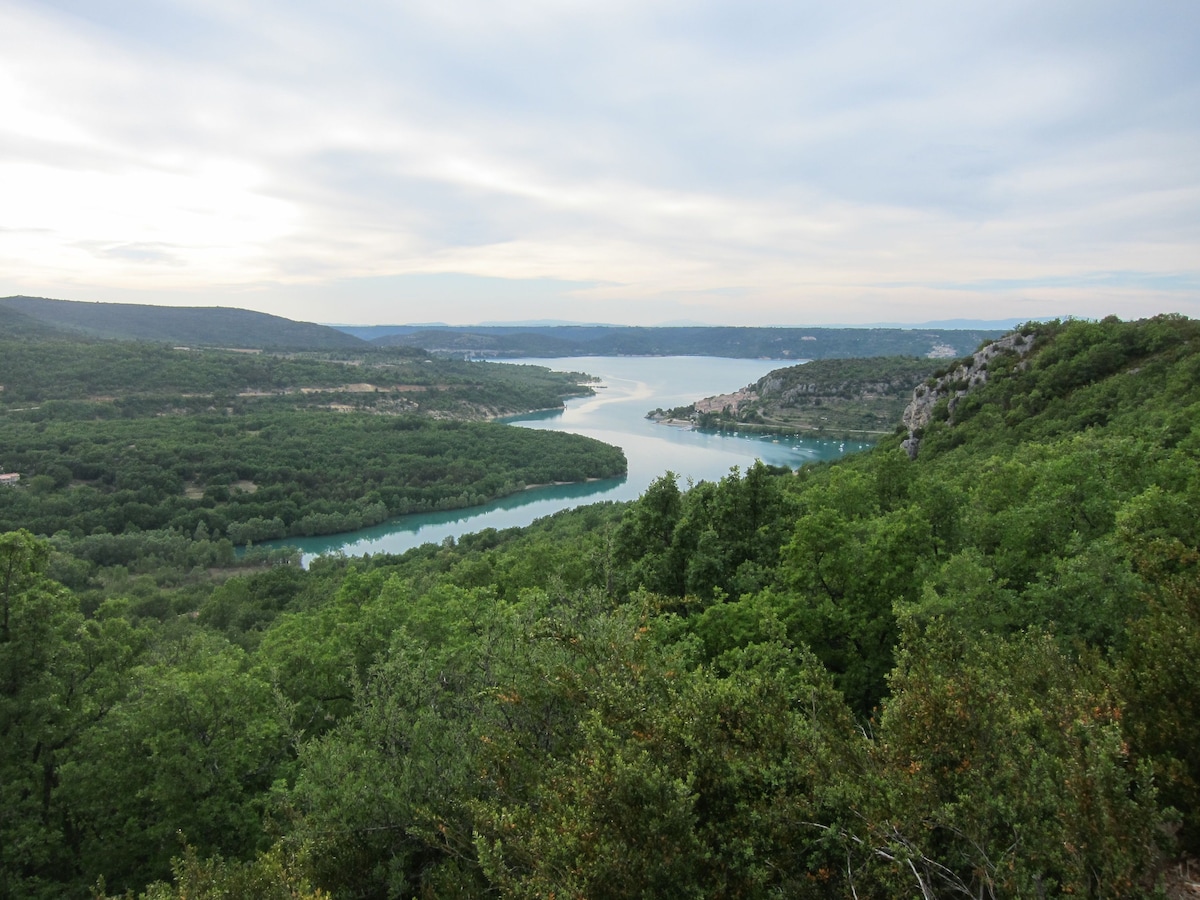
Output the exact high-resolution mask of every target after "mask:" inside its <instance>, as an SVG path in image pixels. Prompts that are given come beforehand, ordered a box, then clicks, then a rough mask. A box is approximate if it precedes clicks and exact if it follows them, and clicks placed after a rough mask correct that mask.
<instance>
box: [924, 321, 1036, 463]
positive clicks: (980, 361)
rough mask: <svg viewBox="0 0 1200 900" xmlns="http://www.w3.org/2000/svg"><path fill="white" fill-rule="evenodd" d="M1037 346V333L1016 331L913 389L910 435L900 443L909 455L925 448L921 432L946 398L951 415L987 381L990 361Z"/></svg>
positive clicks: (952, 416)
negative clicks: (962, 400) (935, 379)
mask: <svg viewBox="0 0 1200 900" xmlns="http://www.w3.org/2000/svg"><path fill="white" fill-rule="evenodd" d="M1031 347H1033V335H1023V334H1021V333H1020V332H1016V331H1014V332H1013V333H1012V334H1006V335H1005V336H1004V337H1002V338H1000V339H999V340H998V341H993V342H992V343H990V344H988V345H987V346H985V347H982V348H980V349H979V350H976V351H975V353H974V354H973V355H972V356H971V359H970V361H968V362H964V363H962V364H961V365H959V366H957V367H956V368H955V369H954V370H953V371H951V372H948V373H946V374H945V375H943V376H942V377H941V378H938V379H937V381H936V383H935V384H933V385H932V386H930V385H928V384H919V385H917V386H916V388H914V389H913V398H912V401H911V402H910V403H909V404H908V407H907V408H906V409H905V410H904V419H903V422H904V427H905V428H907V429H908V437H907V438H905V440H904V441H903V443H902V444H901V445H900V446H902V447H903V448H904V451H905V452H906V453H907V454H908V458H909V459H916V458H917V453H918V451H919V450H920V448H921V438H920V435H919V432H920V430H921V429H923V428H924V427H925V426H926V425H928V424H929V421H930V420H931V419H932V418H933V408H934V407H935V406H936V405H937V403H938V401H939V400H941V399H942V398H948V405H949V413H950V418H951V420H953V418H954V408H955V407H956V406H957V405H958V401H959V399H960V398H962V397H965V396H966V395H967V394H969V393H970V392H971V391H972V390H974V389H975V388H977V387H979V386H980V385H983V384H987V380H988V372H987V364H988V363H989V362H990V361H991V360H992V359H994V358H995V357H997V356H999V355H1000V354H1001V353H1016V354H1017V355H1019V356H1024V355H1025V354H1026V353H1028V352H1029V350H1030V348H1031Z"/></svg>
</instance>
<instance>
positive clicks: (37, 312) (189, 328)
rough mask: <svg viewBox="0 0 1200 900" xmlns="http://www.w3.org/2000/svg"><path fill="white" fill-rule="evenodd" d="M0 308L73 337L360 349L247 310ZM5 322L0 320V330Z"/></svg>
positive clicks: (335, 334) (75, 304)
mask: <svg viewBox="0 0 1200 900" xmlns="http://www.w3.org/2000/svg"><path fill="white" fill-rule="evenodd" d="M0 309H4V310H8V311H9V312H10V313H17V314H19V315H20V316H22V317H23V319H25V320H27V321H34V322H37V323H39V324H40V325H42V326H43V327H44V328H45V329H47V330H52V331H54V332H58V333H61V334H63V335H70V336H75V337H79V336H87V337H96V338H110V339H115V340H126V341H130V340H137V341H161V342H166V343H172V344H187V345H193V346H202V347H256V348H260V349H262V348H272V349H291V350H337V349H341V350H345V349H349V348H354V347H360V346H361V345H362V341H360V340H359V339H358V338H356V337H353V336H352V335H349V334H346V333H345V332H343V331H339V330H337V329H336V328H329V327H327V326H325V325H314V324H312V323H310V322H294V321H292V320H291V319H285V318H283V317H282V316H272V315H268V314H267V313H260V312H252V311H251V310H247V309H232V308H226V307H215V306H214V307H176V306H150V305H147V304H143V303H82V302H79V301H77V300H50V299H47V298H45V297H0ZM9 320H10V317H0V326H2V325H4V324H6V323H7V322H8V321H9Z"/></svg>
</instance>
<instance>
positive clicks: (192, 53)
mask: <svg viewBox="0 0 1200 900" xmlns="http://www.w3.org/2000/svg"><path fill="white" fill-rule="evenodd" d="M347 7H349V11H348V9H347ZM1198 37H1200V6H1197V5H1196V4H1195V3H1192V2H1189V0H1181V2H1150V3H1148V4H1142V5H1139V6H1138V7H1137V8H1136V9H1135V8H1134V7H1132V6H1130V5H1129V4H1125V3H1117V2H1105V0H1087V2H1070V0H1062V2H1053V3H1046V2H1045V0H1041V2H1036V3H1035V2H1008V3H1004V4H995V3H988V4H983V3H973V2H966V3H964V2H954V3H951V2H934V0H926V2H918V3H913V4H900V5H897V4H888V3H882V2H867V3H844V4H836V5H834V4H826V3H815V2H795V0H791V2H778V3H776V2H751V3H740V4H735V3H732V2H727V0H709V2H704V0H701V2H689V3H682V2H670V0H641V2H637V3H633V2H627V0H612V2H609V3H605V4H595V3H583V2H576V0H521V2H515V0H488V2H483V0H479V2H453V3H448V2H446V0H441V2H433V0H420V2H406V3H404V4H396V3H393V2H385V0H362V2H358V3H355V4H352V5H350V4H334V3H331V2H319V0H295V2H287V3H284V2H282V0H237V2H234V0H204V2H200V0H119V2H118V0H58V2H43V3H27V2H22V0H9V3H7V4H5V5H4V6H0V198H2V199H0V294H11V293H29V294H37V295H41V296H56V297H65V298H69V299H88V300H116V301H130V300H133V301H139V302H153V303H164V304H177V305H198V304H203V305H229V306H245V307H249V308H256V309H263V310H265V311H269V312H275V313H279V314H283V315H288V316H291V317H294V318H303V319H309V320H316V321H335V320H336V321H340V322H359V323H369V322H402V321H429V320H442V321H450V322H472V321H481V320H502V319H530V318H538V317H545V318H555V319H576V320H588V321H610V322H627V323H630V324H652V323H655V322H662V321H669V320H685V319H687V320H696V321H704V322H711V323H728V324H748V325H749V324H821V323H833V322H876V321H912V322H919V321H923V320H927V319H933V318H950V317H967V318H1008V317H1031V318H1032V317H1038V316H1048V315H1062V314H1075V315H1084V316H1102V315H1106V314H1109V313H1116V314H1118V315H1122V316H1130V317H1132V316H1140V315H1147V314H1153V313H1156V312H1165V311H1177V312H1183V313H1186V314H1189V315H1200V54H1197V53H1196V52H1195V47H1196V40H1197V38H1198Z"/></svg>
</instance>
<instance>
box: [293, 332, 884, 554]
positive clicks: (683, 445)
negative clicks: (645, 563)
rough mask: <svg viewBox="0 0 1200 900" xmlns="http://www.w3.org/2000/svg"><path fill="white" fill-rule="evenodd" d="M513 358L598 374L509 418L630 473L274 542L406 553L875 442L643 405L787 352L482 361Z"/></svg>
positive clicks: (677, 399)
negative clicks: (607, 453) (624, 465)
mask: <svg viewBox="0 0 1200 900" xmlns="http://www.w3.org/2000/svg"><path fill="white" fill-rule="evenodd" d="M508 362H511V363H528V364H532V365H539V366H549V367H550V368H553V369H556V370H558V371H565V372H587V373H589V374H592V375H595V376H597V377H598V378H600V379H601V382H600V384H599V385H596V386H595V387H596V393H595V395H594V396H591V397H582V398H578V399H574V400H569V401H567V406H566V409H565V410H556V411H554V412H548V413H534V414H531V415H526V416H516V417H513V418H511V419H507V420H506V421H507V422H509V423H510V424H512V425H513V426H517V427H522V428H545V429H556V430H560V431H570V432H575V433H576V434H584V435H587V436H588V437H594V438H597V439H598V440H601V441H604V442H606V443H609V444H616V445H617V446H619V447H621V448H622V449H623V450H624V451H625V456H626V458H627V459H628V460H629V472H628V475H627V476H626V477H624V478H618V479H609V480H606V481H597V482H592V483H590V484H568V485H556V486H550V487H542V488H534V489H531V490H528V491H525V492H523V493H522V494H519V495H517V496H514V497H506V498H504V499H501V500H497V501H495V502H493V503H489V504H487V505H486V506H476V507H470V508H468V509H459V510H451V511H448V512H436V513H423V514H420V515H412V516H401V517H399V518H396V519H392V520H390V521H388V522H384V523H383V524H381V525H376V526H374V527H372V528H364V529H363V530H361V531H353V532H348V533H345V534H334V535H325V536H323V537H314V538H288V539H286V540H282V541H273V542H271V543H272V544H273V545H289V546H294V547H299V548H300V550H301V552H302V553H303V554H304V556H305V559H306V560H307V558H308V557H310V556H313V555H318V554H322V553H336V552H342V553H345V554H346V555H348V556H360V555H362V554H365V553H403V552H404V551H405V550H409V549H411V548H413V547H417V546H420V545H421V544H425V543H430V542H432V543H440V542H441V541H443V540H445V539H446V538H448V537H455V538H457V537H458V536H460V535H463V534H468V533H470V532H474V531H482V530H483V529H485V528H497V529H499V528H511V527H514V526H519V525H528V524H529V523H530V522H532V521H533V520H534V519H537V518H540V517H542V516H546V515H549V514H551V513H554V512H558V511H559V510H561V509H566V508H568V507H572V506H579V505H582V504H585V503H594V502H598V501H602V500H633V499H636V498H637V497H638V496H640V495H641V493H642V492H643V491H644V490H645V489H646V487H647V486H648V485H649V484H650V482H652V481H653V480H654V479H655V478H658V477H659V476H660V475H662V474H663V473H664V472H666V471H668V470H670V471H672V472H675V473H676V474H677V475H679V477H680V484H681V486H685V485H686V484H687V482H688V481H689V480H690V481H692V482H696V481H715V480H717V479H719V478H722V477H724V476H725V475H727V474H729V471H730V469H731V468H732V467H733V466H738V467H740V468H742V469H745V468H746V467H747V466H750V465H753V464H754V461H755V460H756V459H761V460H762V461H763V462H765V463H769V464H772V465H784V466H790V467H792V468H798V467H799V466H802V465H804V464H805V463H808V462H813V461H816V460H827V459H836V458H837V457H839V456H842V455H844V454H846V453H851V452H854V451H856V450H861V449H863V448H865V447H867V446H870V445H869V444H864V443H859V442H853V441H839V440H820V439H808V438H797V437H783V436H776V437H770V436H758V435H732V434H715V433H711V432H702V431H695V430H692V429H690V428H680V427H675V426H670V425H659V424H656V423H655V422H652V421H651V420H649V419H647V418H646V413H647V412H649V411H650V410H652V409H655V408H658V407H661V408H663V409H670V408H672V407H675V406H683V405H686V404H688V403H691V402H693V401H695V400H699V399H701V398H703V397H709V396H712V395H714V394H724V393H730V392H732V391H735V390H737V389H739V388H742V387H745V386H746V385H748V384H750V383H752V382H754V381H757V380H758V379H759V378H760V377H762V376H763V375H765V374H766V373H767V372H770V371H771V370H773V369H778V368H781V367H783V366H786V365H789V364H790V363H788V362H786V361H780V360H760V359H723V358H713V357H605V356H595V357H591V356H589V357H571V358H566V359H550V360H547V359H527V360H506V361H505V362H504V363H492V362H488V363H479V365H503V364H505V363H508Z"/></svg>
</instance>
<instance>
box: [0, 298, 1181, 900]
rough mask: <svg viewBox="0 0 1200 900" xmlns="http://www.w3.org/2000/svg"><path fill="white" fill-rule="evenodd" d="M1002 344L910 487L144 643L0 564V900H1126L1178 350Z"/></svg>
mask: <svg viewBox="0 0 1200 900" xmlns="http://www.w3.org/2000/svg"><path fill="white" fill-rule="evenodd" d="M1021 338H1022V347H1024V349H1025V352H1024V353H1018V352H1017V351H1016V350H1012V349H1006V348H1002V349H1000V350H998V351H996V352H994V353H993V354H992V355H991V356H990V358H989V359H988V361H987V373H988V375H987V377H986V378H967V379H958V378H956V377H955V376H954V373H955V372H956V371H957V368H956V366H955V365H950V366H947V367H946V370H945V373H944V376H945V377H944V378H943V379H942V381H931V383H930V384H929V385H928V386H927V388H928V389H931V390H932V389H934V388H936V390H937V391H939V392H945V393H943V394H941V395H940V396H939V398H938V399H936V400H935V402H934V403H933V405H932V407H931V409H932V412H931V415H930V416H929V417H928V420H927V421H925V422H924V424H923V425H921V426H920V435H919V438H920V441H921V444H920V452H919V453H918V454H917V455H916V457H915V458H910V456H909V455H908V454H907V453H906V452H905V451H904V450H903V449H902V448H901V441H902V440H903V439H905V438H906V437H907V432H906V431H905V430H904V429H897V430H896V432H895V433H894V434H893V435H891V436H889V437H888V438H887V439H885V440H883V441H882V442H881V443H880V444H879V446H878V447H877V448H876V449H875V450H873V451H871V452H868V453H864V454H860V455H858V456H854V457H848V458H845V459H843V460H841V461H839V462H837V463H832V464H825V465H819V466H813V467H808V468H805V469H803V470H801V471H800V472H799V473H791V472H787V471H775V470H770V469H768V468H766V467H764V466H762V465H756V466H754V467H752V468H751V469H750V470H748V471H745V472H738V471H734V472H731V473H730V474H729V476H728V477H727V478H725V479H723V480H721V481H720V482H719V483H700V484H697V485H694V486H691V487H690V489H685V486H683V485H681V484H679V483H678V480H677V479H676V478H675V477H674V476H672V475H671V474H670V473H667V474H664V475H663V477H662V478H660V479H659V480H658V481H656V482H655V483H654V484H653V485H652V486H651V487H650V488H649V489H648V490H647V491H646V493H645V494H644V495H643V496H642V498H641V499H640V500H638V501H636V502H634V503H630V504H624V505H597V506H593V507H585V508H582V509H580V510H576V511H572V512H566V513H561V514H558V515H556V516H554V517H551V518H549V519H546V520H543V521H541V522H539V523H536V524H535V525H534V526H531V527H530V528H527V529H519V530H516V529H514V530H512V531H508V532H501V533H497V532H494V531H490V532H485V533H481V534H479V535H474V536H470V537H467V538H464V539H462V540H460V541H458V542H457V543H454V542H446V543H445V544H442V545H439V546H432V545H427V546H425V547H423V548H419V549H417V550H413V551H410V552H409V553H407V554H404V555H403V556H383V555H381V556H376V557H371V558H361V559H345V558H329V559H323V560H318V561H316V562H315V563H313V565H312V566H311V567H310V569H309V570H307V571H302V570H300V569H297V568H295V567H291V566H280V567H275V568H271V569H268V570H265V571H261V572H257V573H253V574H246V575H240V576H236V577H232V578H229V579H227V580H225V581H223V582H222V583H219V584H215V583H214V584H209V585H208V586H207V587H205V588H203V589H201V588H196V589H194V590H191V591H190V592H189V591H185V590H182V589H177V590H174V592H173V593H169V594H168V595H167V597H168V599H169V602H168V603H167V604H165V605H160V606H159V607H157V608H155V607H154V606H153V605H152V603H151V602H150V601H151V600H152V598H153V585H146V584H145V583H144V582H143V583H139V584H131V583H129V582H128V581H126V582H122V581H121V580H120V579H119V578H116V577H115V575H114V576H113V577H112V578H111V579H110V580H109V581H108V582H106V583H100V582H90V583H88V584H87V585H86V586H82V587H80V588H77V589H74V590H72V589H67V588H64V587H63V586H62V584H61V583H60V582H59V581H56V580H55V577H57V576H58V575H59V574H60V573H67V574H70V573H72V572H74V571H76V570H77V568H78V566H79V565H80V563H79V562H78V560H77V558H76V557H75V556H73V552H74V549H73V548H75V547H76V546H83V545H82V541H83V540H84V539H83V538H78V539H75V542H74V543H72V542H71V541H60V540H59V539H58V538H55V539H53V540H50V541H46V540H41V539H37V538H34V537H33V536H32V535H30V534H27V533H24V532H19V531H18V532H12V533H9V534H6V535H3V536H2V537H0V604H2V609H0V613H2V615H0V623H2V629H3V630H2V632H0V690H2V691H3V693H2V705H0V804H2V812H3V814H2V815H0V895H3V896H26V897H60V896H77V897H86V896H89V895H90V893H91V890H92V886H93V885H96V883H97V880H98V879H100V878H101V877H103V879H104V881H103V885H102V887H101V889H100V893H101V894H102V895H104V896H110V897H115V896H119V895H120V894H121V893H122V892H124V891H126V890H129V891H132V892H134V893H135V895H137V896H144V897H147V898H155V900H165V898H184V897H187V898H196V897H217V896H255V897H268V898H270V897H278V898H297V897H307V898H315V897H345V898H368V897H372V898H374V897H379V898H384V897H404V898H407V897H414V896H418V897H477V896H478V897H482V896H503V897H551V896H556V897H567V896H569V897H589V898H607V897H611V898H623V897H630V896H645V897H675V896H686V897H713V898H716V897H731V896H742V897H761V896H788V897H811V898H843V897H844V898H853V897H896V898H909V897H926V898H931V897H955V896H970V897H1065V896H1073V897H1075V896H1085V897H1097V898H1098V897H1153V896H1156V893H1155V892H1156V889H1157V888H1158V887H1160V886H1161V885H1163V884H1164V878H1165V877H1167V875H1169V874H1170V873H1173V872H1176V871H1178V868H1177V867H1175V866H1169V865H1167V863H1168V861H1170V860H1172V859H1174V858H1176V857H1177V856H1178V855H1179V854H1182V853H1185V852H1186V853H1192V854H1196V853H1198V852H1200V749H1198V748H1200V325H1198V324H1197V323H1196V322H1193V321H1190V320H1187V319H1183V318H1180V317H1170V316H1166V317H1159V318H1156V319H1152V320H1147V321H1142V322H1134V323H1123V322H1119V321H1117V320H1115V319H1108V320H1105V321H1103V322H1098V323H1087V322H1076V321H1069V322H1052V323H1046V324H1033V325H1029V326H1026V327H1025V328H1023V329H1022V335H1021ZM972 365H974V360H972ZM964 366H965V361H964ZM959 391H963V392H964V393H962V394H961V395H959V394H958V392H959ZM951 400H953V401H954V402H953V403H951V402H950V401H951ZM0 490H2V489H0ZM52 576H54V577H52ZM135 589H136V590H137V591H140V593H136V594H134V595H133V596H131V592H132V591H134V590H135ZM172 859H174V862H173V863H172ZM156 879H161V882H160V883H158V884H157V885H153V886H150V885H149V882H151V881H154V880H156Z"/></svg>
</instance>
